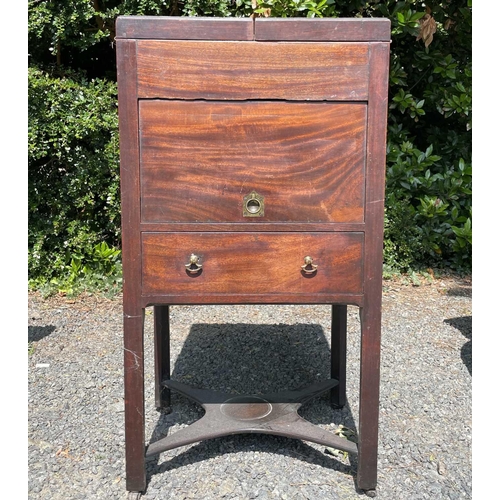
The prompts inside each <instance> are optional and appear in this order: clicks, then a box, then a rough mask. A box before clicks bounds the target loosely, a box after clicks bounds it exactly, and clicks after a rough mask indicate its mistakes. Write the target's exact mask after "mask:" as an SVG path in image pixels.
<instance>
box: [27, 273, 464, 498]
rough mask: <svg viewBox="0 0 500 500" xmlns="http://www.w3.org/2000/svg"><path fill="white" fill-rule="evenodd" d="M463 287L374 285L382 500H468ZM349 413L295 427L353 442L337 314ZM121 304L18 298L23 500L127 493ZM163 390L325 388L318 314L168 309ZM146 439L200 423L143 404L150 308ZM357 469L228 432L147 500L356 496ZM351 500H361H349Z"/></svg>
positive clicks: (163, 465)
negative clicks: (21, 308) (346, 436)
mask: <svg viewBox="0 0 500 500" xmlns="http://www.w3.org/2000/svg"><path fill="white" fill-rule="evenodd" d="M471 290H472V288H471V285H470V282H469V281H467V280H460V279H457V278H447V279H438V280H434V281H432V283H424V284H422V285H421V286H418V287H415V286H411V285H405V284H404V283H397V282H392V281H391V282H386V283H385V286H384V303H383V341H382V364H381V401H380V449H379V465H378V470H379V480H378V488H377V493H378V497H377V498H381V499H384V500H385V499H388V500H399V499H404V500H423V499H463V498H472V473H471V468H472V467H471V427H472V421H471V420H472V417H471V414H472V404H471V400H472V390H471V386H472V356H471V353H472V326H471V315H472V313H471V307H472V306H471ZM348 312H349V317H348V321H349V326H348V353H347V356H348V376H347V395H348V403H347V405H346V406H345V407H344V408H343V409H342V410H332V409H331V408H330V406H329V404H328V399H327V396H326V395H324V396H320V397H317V398H315V399H314V400H312V401H311V402H309V403H307V405H305V406H304V407H303V408H302V411H301V413H302V415H303V416H304V417H305V418H307V419H308V420H310V421H311V422H313V423H315V424H317V425H320V426H321V427H323V428H324V429H328V430H331V431H332V432H333V431H334V430H335V429H336V428H337V427H338V426H339V425H340V424H342V425H344V426H347V427H348V428H350V429H353V430H356V428H357V420H358V415H357V413H358V393H357V390H358V384H359V318H358V311H357V309H356V308H355V307H350V306H349V309H348ZM121 318H122V316H121V299H120V298H116V299H111V300H109V299H105V298H99V297H95V296H89V297H80V298H78V299H68V298H64V297H55V298H50V299H46V300H44V299H42V298H41V297H40V296H39V295H37V294H30V295H29V319H28V340H29V361H28V363H29V395H28V407H29V436H28V437H29V455H28V457H29V477H28V481H29V485H28V488H29V498H30V499H50V500H58V499H64V500H68V499H85V500H87V499H101V498H103V499H113V498H117V499H122V498H126V497H127V493H126V491H125V463H124V430H123V417H124V414H123V383H122V370H123V369H122V359H123V358H122V329H121V328H122V319H121ZM171 322H172V339H171V354H172V367H173V378H174V379H176V380H179V381H182V382H185V383H188V384H190V385H193V386H197V387H207V388H213V389H219V390H224V391H228V392H234V393H235V394H237V393H242V392H245V393H259V392H271V391H277V390H281V389H288V388H296V387H300V386H302V385H305V384H307V383H312V382H314V381H317V380H323V379H325V378H328V366H329V364H328V363H329V336H330V307H328V306H232V307H231V306H206V307H194V306H190V307H188V306H174V307H172V308H171ZM145 348H146V367H145V387H146V395H147V400H146V421H147V427H146V438H147V439H148V440H149V439H151V438H153V439H156V438H158V437H160V436H163V435H165V434H166V433H173V432H175V431H176V430H178V429H180V428H182V427H183V426H185V425H188V424H190V423H192V422H194V421H195V420H197V419H198V418H200V417H201V415H202V410H201V409H200V408H199V407H198V406H197V405H196V404H194V403H191V402H190V401H188V400H186V399H185V398H184V397H182V396H180V395H177V394H174V395H173V397H172V406H173V411H172V413H170V414H165V413H159V412H157V411H156V409H155V404H154V374H153V365H152V360H153V357H152V311H151V310H149V309H148V310H147V314H146V325H145ZM356 466H357V463H356V457H352V456H345V455H344V454H342V453H338V452H336V451H335V450H325V447H322V446H319V445H315V444H312V443H306V442H302V441H298V440H292V439H287V438H282V437H276V436H265V435H239V436H230V437H225V438H220V439H215V440H211V441H205V442H201V443H198V444H194V445H191V446H186V447H184V448H178V449H175V450H171V451H168V452H165V453H163V454H162V455H161V456H160V457H159V458H158V457H157V458H155V459H154V460H150V461H148V462H147V476H148V488H147V491H146V493H145V494H144V496H143V498H144V499H170V498H172V499H174V498H175V499H179V500H180V499H258V500H262V499H283V500H286V499H290V500H291V499H294V500H306V499H311V500H321V499H329V500H336V499H343V500H344V499H357V498H360V493H358V492H356V489H355V476H356ZM361 498H363V497H361Z"/></svg>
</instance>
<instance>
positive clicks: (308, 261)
mask: <svg viewBox="0 0 500 500" xmlns="http://www.w3.org/2000/svg"><path fill="white" fill-rule="evenodd" d="M300 267H301V268H302V271H304V273H306V274H314V273H315V272H316V271H317V270H318V265H317V264H313V258H312V257H309V255H307V256H306V257H304V265H303V266H300Z"/></svg>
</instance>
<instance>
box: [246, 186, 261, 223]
mask: <svg viewBox="0 0 500 500" xmlns="http://www.w3.org/2000/svg"><path fill="white" fill-rule="evenodd" d="M263 215H264V197H263V196H262V195H260V194H258V193H256V192H255V191H252V192H251V193H250V194H247V195H246V196H244V197H243V217H262V216H263Z"/></svg>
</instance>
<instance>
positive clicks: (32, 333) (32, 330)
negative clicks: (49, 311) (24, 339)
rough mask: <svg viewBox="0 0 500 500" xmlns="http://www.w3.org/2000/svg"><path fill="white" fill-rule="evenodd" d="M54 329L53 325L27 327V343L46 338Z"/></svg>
mask: <svg viewBox="0 0 500 500" xmlns="http://www.w3.org/2000/svg"><path fill="white" fill-rule="evenodd" d="M55 329H56V327H55V326H54V325H47V326H28V342H38V341H39V340H42V339H43V338H44V337H48V336H49V335H50V334H51V333H52V332H53V331H54V330H55Z"/></svg>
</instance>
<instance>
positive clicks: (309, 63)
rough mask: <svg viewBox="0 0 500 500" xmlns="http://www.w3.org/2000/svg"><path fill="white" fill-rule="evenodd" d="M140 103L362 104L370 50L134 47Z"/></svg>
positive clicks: (263, 45)
mask: <svg viewBox="0 0 500 500" xmlns="http://www.w3.org/2000/svg"><path fill="white" fill-rule="evenodd" d="M137 58H138V67H137V72H138V73H137V78H138V92H139V97H141V98H166V99H224V100H235V99H238V100H240V99H289V100H321V101H322V100H337V101H338V100H349V101H358V100H361V101H362V100H366V99H367V97H368V44H366V43H320V42H318V43H314V44H308V43H283V44H280V43H272V42H271V43H268V42H208V41H205V42H203V41H201V42H193V41H151V40H139V41H137Z"/></svg>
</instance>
